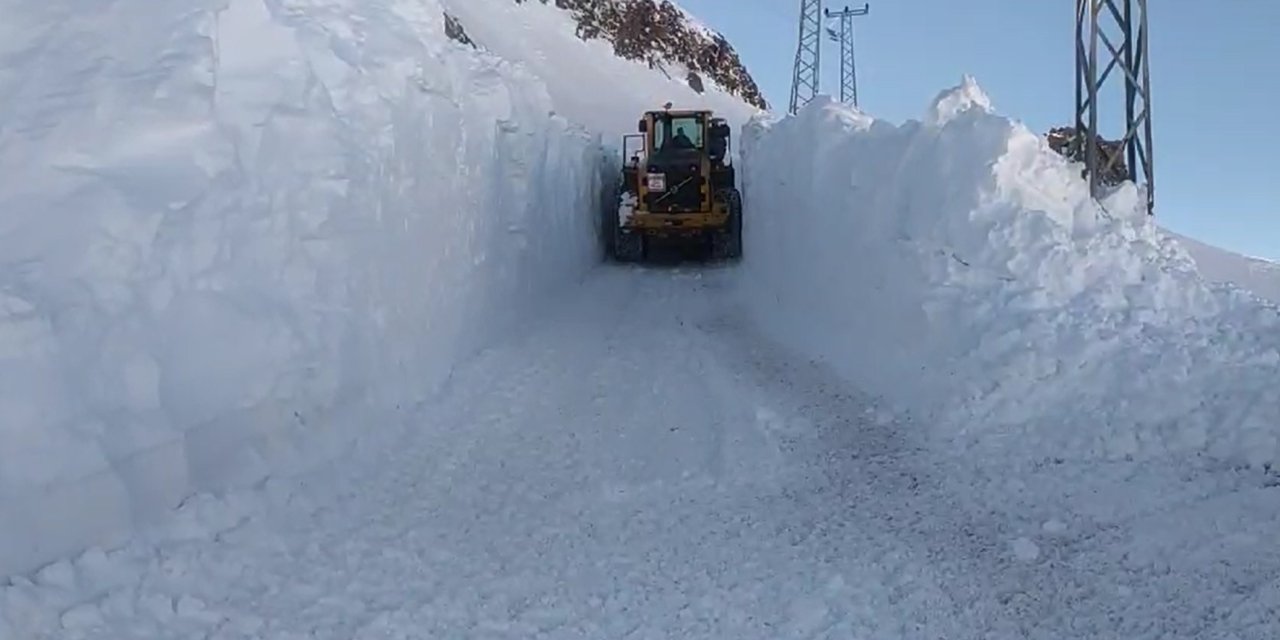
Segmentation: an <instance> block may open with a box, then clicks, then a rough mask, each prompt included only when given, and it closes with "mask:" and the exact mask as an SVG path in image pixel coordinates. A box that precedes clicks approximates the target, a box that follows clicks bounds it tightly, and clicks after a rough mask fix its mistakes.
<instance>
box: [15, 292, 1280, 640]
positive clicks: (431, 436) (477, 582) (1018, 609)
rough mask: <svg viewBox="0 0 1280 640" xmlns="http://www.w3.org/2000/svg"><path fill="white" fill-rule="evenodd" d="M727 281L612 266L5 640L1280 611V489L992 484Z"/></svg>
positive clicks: (53, 569)
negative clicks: (1065, 497) (358, 438)
mask: <svg viewBox="0 0 1280 640" xmlns="http://www.w3.org/2000/svg"><path fill="white" fill-rule="evenodd" d="M729 276H730V274H729V273H726V272H724V271H719V270H712V271H704V270H696V271H695V270H683V269H666V270H648V271H646V270H641V269H628V268H606V269H600V270H598V271H596V272H595V273H593V274H592V275H591V276H590V277H589V278H588V280H587V281H586V282H585V283H584V284H583V285H582V286H581V287H580V288H578V289H577V290H575V291H569V292H565V294H564V295H563V296H561V297H558V298H556V299H555V300H554V301H553V302H554V304H549V305H547V306H546V307H544V311H543V312H542V313H530V314H526V315H525V316H524V317H523V320H524V321H525V322H524V323H523V326H522V328H521V329H520V330H518V331H515V332H513V333H512V334H511V335H510V338H509V339H508V340H504V341H502V342H500V343H497V344H495V345H493V346H492V347H491V348H489V349H486V350H485V351H484V352H483V353H482V354H481V355H479V356H478V357H477V358H475V359H474V360H473V361H471V362H470V363H469V364H467V365H465V366H463V367H460V368H459V370H458V371H457V372H456V375H455V377H454V378H453V380H452V381H451V383H450V384H449V385H448V387H447V388H446V389H445V395H444V396H443V397H442V398H441V400H440V401H439V402H437V403H432V404H430V405H428V406H426V407H424V408H423V410H422V411H421V412H419V413H418V414H417V415H415V416H414V419H413V421H412V423H411V424H409V425H407V426H406V427H405V428H401V429H392V428H388V427H389V426H390V425H387V424H379V425H368V426H369V427H370V432H369V437H367V438H366V439H365V440H363V441H362V446H361V447H359V448H358V450H357V451H356V452H354V453H353V454H352V455H350V456H347V457H345V458H344V459H342V460H339V461H335V462H334V463H333V464H331V465H328V466H325V467H321V468H318V469H315V470H312V471H310V472H307V473H304V474H301V475H297V476H293V477H280V478H275V479H272V480H271V481H269V482H268V483H266V484H265V486H263V487H262V488H260V489H256V490H252V491H245V492H238V493H234V494H231V495H227V496H223V497H211V496H203V497H201V498H200V499H199V500H193V501H191V502H190V503H188V504H186V505H184V506H183V508H182V510H181V511H180V513H179V518H178V520H177V522H175V523H173V525H172V526H170V527H167V528H165V529H162V530H156V531H155V532H154V533H151V534H149V535H147V536H146V537H145V538H143V539H139V540H138V541H137V542H136V543H134V544H132V545H130V546H128V547H125V548H123V549H119V550H113V551H109V552H103V551H100V550H91V551H89V552H87V553H85V554H83V555H81V556H80V557H78V558H75V559H74V560H69V561H65V562H59V563H56V564H53V565H50V566H49V567H46V568H45V569H43V570H42V571H40V572H38V573H36V574H34V575H32V576H31V578H30V579H27V578H19V579H17V580H15V581H13V583H12V584H10V585H9V586H7V587H3V588H0V637H5V638H8V637H13V638H22V639H23V640H53V639H57V640H117V639H120V638H129V639H130V640H150V639H153V638H154V639H160V638H166V639H167V638H178V637H181V638H187V637H192V638H206V637H207V638H212V639H217V640H241V639H244V640H247V639H250V638H253V639H257V638H272V639H276V638H279V639H281V640H286V639H292V638H299V639H300V638H311V639H315V640H331V639H332V640H339V639H357V640H364V639H373V638H494V639H497V638H511V639H513V640H514V639H526V638H548V639H557V640H558V639H561V638H565V639H567V638H689V639H703V638H705V639H708V640H709V639H713V638H741V639H743V640H746V639H753V638H759V639H761V640H774V639H777V638H877V639H882V638H883V639H891V638H892V639H902V640H908V639H910V640H916V639H919V638H948V639H951V640H969V639H972V640H1070V639H1081V640H1083V639H1089V640H1094V639H1096V638H1162V639H1170V638H1234V639H1238V640H1270V639H1271V638H1274V637H1275V634H1276V632H1277V631H1280V624H1277V612H1276V609H1275V607H1276V603H1277V602H1280V600H1278V598H1280V580H1278V578H1277V576H1280V573H1278V570H1280V551H1278V550H1277V548H1276V545H1275V544H1274V543H1273V541H1274V532H1275V531H1276V528H1277V526H1280V520H1277V511H1276V510H1275V509H1264V508H1259V505H1263V504H1266V503H1267V502H1268V501H1271V502H1272V503H1274V500H1275V498H1274V495H1275V492H1276V491H1277V490H1280V489H1277V488H1274V487H1272V488H1267V487H1265V486H1263V485H1260V484H1258V483H1257V478H1255V477H1250V476H1248V475H1247V474H1238V475H1235V476H1218V477H1208V478H1196V477H1193V475H1194V474H1193V475H1192V476H1188V475H1184V474H1183V473H1182V472H1180V471H1175V472H1173V473H1171V474H1169V475H1160V474H1156V475H1151V474H1148V475H1145V476H1143V477H1141V478H1136V479H1131V481H1132V483H1133V484H1131V485H1124V486H1123V487H1122V488H1123V489H1124V491H1120V492H1114V493H1101V494H1098V493H1094V495H1092V496H1091V497H1090V500H1089V502H1090V505H1091V508H1089V509H1071V508H1065V507H1063V506H1061V505H1057V504H1051V503H1037V504H1031V505H1023V506H1024V507H1025V509H1024V510H1023V511H1021V512H1020V513H1018V514H1017V516H1016V517H1010V516H1007V515H1003V514H1001V513H997V512H993V511H990V510H986V509H983V508H981V507H980V506H979V505H977V504H976V503H975V502H974V500H973V496H972V495H970V493H971V486H972V485H971V484H970V482H969V480H970V477H969V476H967V475H964V469H963V468H962V467H960V468H957V467H953V466H952V465H951V464H950V463H949V462H948V461H947V460H946V459H945V458H940V457H939V456H936V455H933V454H931V453H929V451H928V449H927V447H926V446H924V445H925V442H924V441H925V439H926V434H925V432H924V431H922V430H921V429H919V428H918V427H919V425H915V424H910V423H897V422H895V421H894V419H893V418H892V416H890V415H889V414H888V413H886V412H885V411H883V410H882V408H881V407H879V406H878V405H877V403H876V402H875V401H874V399H872V398H868V397H866V396H863V395H861V394H859V393H858V392H857V391H855V390H853V389H851V388H850V387H849V386H848V385H847V383H845V382H844V381H843V380H842V379H841V378H840V377H839V376H836V375H833V374H832V373H831V372H829V371H828V370H827V369H826V368H824V367H821V366H817V365H814V364H811V363H810V362H808V360H807V359H797V358H796V357H794V356H793V355H791V354H790V353H789V352H788V351H786V350H785V349H780V348H778V347H775V346H772V345H771V344H770V343H769V342H768V341H765V340H763V339H762V338H761V336H760V335H758V334H756V333H755V332H754V331H753V330H752V329H751V327H750V326H749V325H744V324H743V323H742V319H743V314H742V313H741V312H740V310H739V309H738V308H736V306H735V305H734V303H733V298H732V297H731V296H730V292H731V287H732V284H733V283H732V279H731V278H730V277H729ZM1191 480H1195V482H1192V481H1191ZM1084 488H1085V489H1086V490H1087V491H1088V492H1096V491H1097V489H1098V488H1099V487H1098V485H1092V486H1088V487H1084ZM1153 490H1154V493H1153ZM1129 491H1134V492H1138V493H1140V494H1142V495H1157V496H1160V499H1159V500H1146V501H1144V509H1143V510H1141V511H1138V510H1135V509H1134V508H1133V503H1132V501H1131V498H1132V494H1129V493H1128V492H1129ZM1011 496H1012V497H1013V498H1014V499H1015V500H1016V496H1014V495H1013V494H1011ZM1104 507H1110V508H1113V509H1115V510H1114V511H1113V512H1108V511H1106V509H1105V508H1104ZM6 632H7V634H8V635H7V636H6Z"/></svg>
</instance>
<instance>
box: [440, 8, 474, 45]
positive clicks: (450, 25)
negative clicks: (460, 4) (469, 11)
mask: <svg viewBox="0 0 1280 640" xmlns="http://www.w3.org/2000/svg"><path fill="white" fill-rule="evenodd" d="M444 34H445V35H447V36H449V37H450V38H452V39H454V40H457V41H458V42H461V43H462V44H465V45H470V47H471V48H472V49H475V48H476V43H474V42H472V41H471V36H468V35H467V30H466V29H463V28H462V23H461V22H458V19H457V18H455V17H453V16H451V15H449V14H448V13H446V14H444Z"/></svg>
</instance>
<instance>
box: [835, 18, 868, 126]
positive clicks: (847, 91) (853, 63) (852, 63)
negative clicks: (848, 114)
mask: <svg viewBox="0 0 1280 640" xmlns="http://www.w3.org/2000/svg"><path fill="white" fill-rule="evenodd" d="M870 12H871V5H869V4H865V3H864V4H863V5H862V8H861V9H850V8H849V7H847V6H846V7H845V8H844V11H837V12H835V13H832V12H831V10H830V9H828V10H827V11H826V16H827V17H828V18H839V19H840V33H839V35H837V34H835V33H834V32H832V33H831V34H830V35H831V39H832V40H836V41H838V42H839V43H840V101H841V102H844V103H846V104H851V105H853V106H855V107H856V106H858V67H857V60H856V59H855V58H854V55H853V19H854V17H855V16H865V15H867V14H868V13H870Z"/></svg>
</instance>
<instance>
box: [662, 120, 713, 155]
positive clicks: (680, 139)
mask: <svg viewBox="0 0 1280 640" xmlns="http://www.w3.org/2000/svg"><path fill="white" fill-rule="evenodd" d="M654 125H655V126H654V132H653V137H654V139H653V145H654V148H656V149H658V150H660V151H662V150H667V149H702V148H703V140H702V118H701V117H700V116H681V117H675V118H662V119H659V120H656V121H655V122H654Z"/></svg>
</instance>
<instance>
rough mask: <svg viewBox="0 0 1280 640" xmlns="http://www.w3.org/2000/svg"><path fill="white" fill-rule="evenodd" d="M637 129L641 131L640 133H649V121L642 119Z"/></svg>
mask: <svg viewBox="0 0 1280 640" xmlns="http://www.w3.org/2000/svg"><path fill="white" fill-rule="evenodd" d="M636 131H639V132H640V133H649V121H648V120H641V121H640V124H637V125H636Z"/></svg>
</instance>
